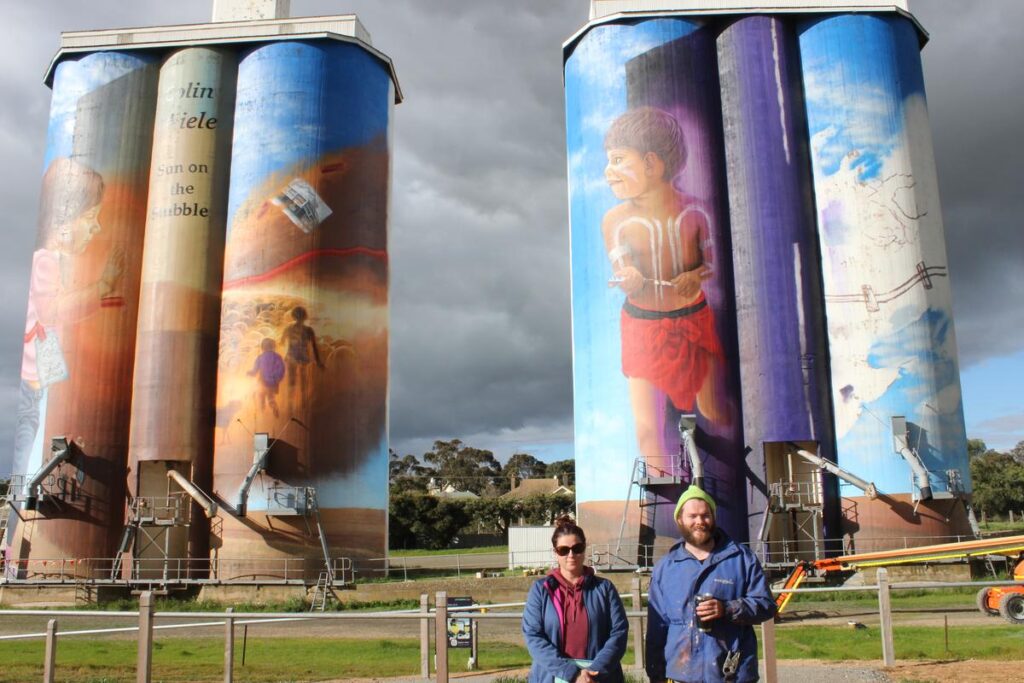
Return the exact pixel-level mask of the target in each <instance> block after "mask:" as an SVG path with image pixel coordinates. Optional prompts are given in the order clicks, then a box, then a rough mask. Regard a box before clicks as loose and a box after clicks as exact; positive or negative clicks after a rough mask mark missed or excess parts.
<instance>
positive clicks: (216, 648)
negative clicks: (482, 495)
mask: <svg viewBox="0 0 1024 683" xmlns="http://www.w3.org/2000/svg"><path fill="white" fill-rule="evenodd" d="M894 640H895V648H896V657H897V659H996V660H1024V628H1019V627H1014V626H1010V625H1006V626H999V625H997V626H961V627H951V628H950V629H949V651H946V649H945V644H944V637H943V630H942V629H941V628H936V627H909V626H907V627H902V626H897V627H896V628H895V629H894ZM776 646H777V651H778V656H779V658H780V659H824V660H879V659H881V657H882V646H881V639H880V635H879V630H878V628H877V627H869V628H866V629H856V630H853V629H849V628H843V627H821V626H787V627H784V628H780V629H777V630H776ZM448 652H449V668H450V670H451V671H452V672H460V671H464V670H465V666H466V659H467V657H468V650H449V651H448ZM135 657H136V644H135V642H134V641H132V640H87V639H80V638H72V637H68V638H64V639H62V640H60V641H59V643H58V647H57V679H58V680H61V681H82V682H87V683H101V682H102V683H113V682H114V681H126V682H127V681H133V680H135V669H134V667H135ZM223 657H224V643H223V640H222V639H221V638H219V637H208V638H172V637H163V638H161V637H160V636H159V635H158V636H157V640H156V643H155V646H154V652H153V680H154V681H167V682H172V681H173V682H184V681H196V682H201V681H219V680H223ZM0 659H2V661H3V662H4V666H3V667H0V683H21V682H22V681H29V680H38V679H39V678H40V677H41V673H42V661H43V643H42V641H33V642H22V641H6V642H0ZM241 659H242V639H241V634H240V633H239V635H238V637H237V639H236V641H235V678H236V680H245V681H254V682H265V683H269V682H271V681H282V680H287V681H319V680H327V679H338V678H347V677H351V678H359V677H370V676H381V677H386V676H403V675H405V676H411V675H415V674H416V673H417V672H418V670H419V642H418V641H417V640H415V639H412V638H401V639H390V640H359V639H353V638H277V637H267V638H252V637H250V638H249V641H248V644H247V647H246V658H245V665H244V666H242V664H241ZM480 661H481V663H482V665H483V666H484V668H485V669H491V670H493V669H507V668H518V667H525V666H529V663H530V658H529V655H528V654H527V652H526V650H525V649H524V648H523V647H522V646H519V645H514V644H507V643H489V642H486V641H484V642H481V645H480ZM632 662H633V654H632V650H630V651H629V652H627V654H626V657H625V660H624V663H626V664H629V663H632Z"/></svg>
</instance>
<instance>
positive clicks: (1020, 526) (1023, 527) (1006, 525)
mask: <svg viewBox="0 0 1024 683" xmlns="http://www.w3.org/2000/svg"><path fill="white" fill-rule="evenodd" d="M979 526H980V527H981V529H982V530H983V531H1019V532H1021V533H1024V520H1022V519H1019V518H1018V519H1015V520H1013V521H1012V522H1011V521H1009V520H998V519H993V520H992V521H989V522H983V523H982V524H980V525H979Z"/></svg>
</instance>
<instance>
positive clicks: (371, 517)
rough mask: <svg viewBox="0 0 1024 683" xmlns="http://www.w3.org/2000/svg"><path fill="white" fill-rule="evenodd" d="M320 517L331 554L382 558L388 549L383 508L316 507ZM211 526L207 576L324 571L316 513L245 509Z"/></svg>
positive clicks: (295, 575)
mask: <svg viewBox="0 0 1024 683" xmlns="http://www.w3.org/2000/svg"><path fill="white" fill-rule="evenodd" d="M320 523H321V525H322V527H323V529H324V534H325V536H326V542H327V547H328V550H329V552H330V556H331V559H332V560H340V558H349V559H351V560H366V559H372V558H383V557H384V555H385V553H386V551H387V514H386V511H384V510H376V509H368V508H341V509H331V510H321V511H320ZM211 527H212V528H211V531H210V557H211V563H212V566H211V577H210V578H213V579H217V580H220V581H262V580H270V581H274V580H302V581H316V580H317V577H318V576H319V574H320V573H321V572H322V571H324V553H323V549H322V547H321V544H320V537H319V534H318V532H317V523H316V518H315V517H312V516H302V515H281V516H278V515H267V514H266V513H261V512H249V514H248V515H247V516H246V517H244V518H238V517H233V516H228V515H218V517H217V518H216V519H215V520H214V521H213V524H212V525H211ZM339 570H340V567H339Z"/></svg>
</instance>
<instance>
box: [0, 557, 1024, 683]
mask: <svg viewBox="0 0 1024 683" xmlns="http://www.w3.org/2000/svg"><path fill="white" fill-rule="evenodd" d="M1007 585H1019V582H1014V581H986V582H972V581H959V582H948V583H939V582H921V581H918V582H907V583H899V584H890V583H889V581H888V573H887V571H886V570H885V569H884V568H882V569H879V571H878V583H877V584H875V585H871V586H855V587H846V586H835V587H826V588H798V589H789V590H776V591H773V592H774V593H776V594H779V593H797V594H807V593H837V592H849V591H860V592H868V591H874V592H876V593H877V594H878V613H879V621H880V637H881V641H882V661H883V662H884V664H885V665H886V666H892V665H894V664H895V662H896V647H895V646H896V644H897V643H896V641H895V639H894V636H893V622H892V605H891V592H892V591H893V590H901V589H916V590H921V589H924V590H938V589H947V588H958V587H971V588H974V587H992V586H1007ZM643 595H644V594H642V593H641V591H640V580H639V579H638V578H634V579H633V581H632V590H631V591H630V592H629V593H627V594H623V595H622V597H623V598H625V599H626V600H629V602H630V604H631V609H630V611H628V612H626V617H627V618H628V619H629V620H630V622H631V624H632V629H633V644H634V657H635V659H634V667H635V668H643V652H644V648H643V643H644V640H643V638H644V634H643V627H644V620H645V618H646V616H647V615H646V612H645V611H643V610H642V609H638V608H639V607H641V605H642V602H641V600H642V596H643ZM522 605H523V603H505V604H503V605H472V606H468V607H458V608H452V607H448V605H447V593H446V592H443V591H442V592H438V593H437V594H436V595H435V600H434V609H433V610H431V609H430V605H429V600H428V596H427V595H422V596H421V598H420V609H419V610H408V611H391V612H372V613H365V612H364V613H353V612H314V613H304V614H302V615H301V616H298V615H296V614H295V613H280V612H268V613H263V612H252V613H249V612H234V611H233V610H232V609H231V608H228V610H227V611H225V612H156V611H155V610H154V608H153V597H152V593H151V592H149V591H146V592H144V593H142V595H141V596H140V599H139V609H138V611H120V612H94V611H74V610H0V618H2V617H4V616H22V617H23V616H32V615H35V616H47V617H51V619H50V621H49V623H48V624H47V629H46V631H45V632H43V633H22V634H13V635H5V636H0V640H24V639H32V638H45V639H46V650H45V655H44V667H43V669H44V677H43V680H44V681H49V682H52V681H53V680H54V678H55V661H56V658H55V655H56V649H57V641H58V637H70V636H82V635H101V634H109V633H123V632H132V631H137V632H138V639H137V640H138V652H137V660H136V672H137V677H136V680H137V681H139V682H140V683H149V681H150V680H151V678H152V651H153V636H154V632H155V631H158V630H163V629H181V628H204V627H214V626H223V627H224V680H225V681H228V682H230V681H232V680H233V676H234V674H233V668H234V642H235V628H236V627H237V626H241V625H247V624H261V623H274V622H282V621H303V620H309V619H318V620H320V619H326V620H337V621H342V622H344V621H352V620H360V619H362V620H394V621H410V622H418V624H419V633H420V675H421V677H422V678H424V679H427V678H429V677H430V661H431V657H430V655H431V647H430V646H431V638H430V635H431V634H430V626H431V623H432V624H433V631H434V637H433V646H434V647H433V661H434V673H435V676H436V680H437V681H438V682H439V683H448V681H449V672H448V638H447V630H446V628H447V618H448V616H449V614H451V613H453V612H471V613H472V614H471V618H472V619H475V620H484V621H486V620H502V619H506V620H507V619H515V620H519V619H522V612H518V611H517V612H492V611H486V610H492V609H495V608H500V607H520V606H522ZM65 617H68V618H80V617H90V618H94V619H95V618H125V617H129V618H137V619H138V625H137V626H130V627H119V628H109V629H81V630H73V631H64V632H60V631H58V628H57V623H58V622H57V618H65ZM156 618H160V619H168V620H180V621H183V622H185V623H177V624H164V625H159V626H158V625H155V624H154V621H155V619H156ZM197 620H206V621H197ZM209 620H212V621H209ZM775 640H776V624H775V622H774V621H772V620H769V621H767V622H765V623H763V624H762V625H761V643H762V646H763V652H764V656H763V662H764V668H765V681H766V682H767V683H775V682H776V681H778V672H777V665H778V662H777V658H776V647H775Z"/></svg>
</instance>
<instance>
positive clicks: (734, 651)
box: [646, 486, 776, 683]
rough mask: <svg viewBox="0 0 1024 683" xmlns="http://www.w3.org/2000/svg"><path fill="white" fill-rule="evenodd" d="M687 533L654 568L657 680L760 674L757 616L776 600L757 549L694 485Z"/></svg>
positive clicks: (682, 500) (681, 520)
mask: <svg viewBox="0 0 1024 683" xmlns="http://www.w3.org/2000/svg"><path fill="white" fill-rule="evenodd" d="M675 520H676V524H678V525H679V531H680V533H682V536H683V540H682V541H680V542H679V543H677V544H676V545H674V546H672V548H671V550H669V552H668V554H666V555H665V557H663V558H662V559H661V560H660V561H659V562H658V564H657V566H656V567H655V568H654V575H653V576H652V577H651V587H650V597H649V601H648V607H647V622H648V628H647V647H646V651H647V675H648V676H649V677H650V679H651V681H652V682H653V683H663V682H665V681H674V682H677V683H697V682H699V681H735V682H736V683H746V682H747V681H756V680H758V674H757V637H756V636H755V635H754V624H760V623H761V622H762V621H767V620H768V619H771V618H772V617H774V616H775V611H776V609H775V601H774V599H773V598H772V594H771V591H770V590H769V588H768V582H767V581H766V580H765V578H764V572H763V571H762V570H761V565H760V564H759V563H758V561H757V558H756V557H754V554H753V553H752V552H750V550H749V549H748V548H746V547H742V546H740V545H737V544H736V543H734V542H733V540H732V539H731V538H729V537H728V536H727V535H726V534H725V532H723V531H722V530H721V529H718V528H717V527H716V526H715V501H714V499H712V498H711V496H709V495H708V494H707V493H705V492H704V491H702V490H701V489H699V488H697V487H696V486H690V487H689V488H688V489H686V491H684V492H683V495H682V496H680V497H679V503H678V504H677V505H676V510H675Z"/></svg>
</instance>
